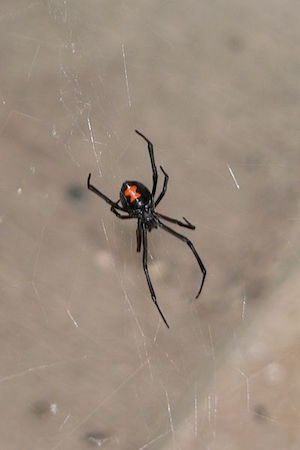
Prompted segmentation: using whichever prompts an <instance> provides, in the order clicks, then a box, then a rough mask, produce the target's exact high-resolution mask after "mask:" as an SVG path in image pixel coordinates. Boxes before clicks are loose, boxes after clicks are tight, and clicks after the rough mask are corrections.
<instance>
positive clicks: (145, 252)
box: [142, 225, 170, 328]
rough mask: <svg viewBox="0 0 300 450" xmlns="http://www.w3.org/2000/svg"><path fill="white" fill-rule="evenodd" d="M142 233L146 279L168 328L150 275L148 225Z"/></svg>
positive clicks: (154, 301)
mask: <svg viewBox="0 0 300 450" xmlns="http://www.w3.org/2000/svg"><path fill="white" fill-rule="evenodd" d="M142 235H143V267H144V272H145V275H146V280H147V283H148V287H149V291H150V293H151V297H152V300H153V303H154V304H155V306H156V308H157V309H158V312H159V314H160V315H161V318H162V320H163V321H164V322H165V324H166V326H167V327H168V328H170V327H169V324H168V322H167V320H166V318H165V316H164V315H163V313H162V311H161V309H160V307H159V305H158V303H157V300H156V295H155V292H154V289H153V286H152V282H151V278H150V275H149V270H148V245H147V229H146V227H145V226H144V225H143V228H142Z"/></svg>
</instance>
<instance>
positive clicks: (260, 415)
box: [253, 404, 269, 422]
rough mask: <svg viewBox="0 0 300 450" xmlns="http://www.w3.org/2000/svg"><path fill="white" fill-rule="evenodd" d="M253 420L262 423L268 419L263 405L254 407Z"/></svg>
mask: <svg viewBox="0 0 300 450" xmlns="http://www.w3.org/2000/svg"><path fill="white" fill-rule="evenodd" d="M253 409H254V419H255V420H257V421H259V422H264V421H265V420H266V419H268V417H269V414H268V410H267V408H266V407H265V406H264V405H263V404H258V405H255V406H254V408H253Z"/></svg>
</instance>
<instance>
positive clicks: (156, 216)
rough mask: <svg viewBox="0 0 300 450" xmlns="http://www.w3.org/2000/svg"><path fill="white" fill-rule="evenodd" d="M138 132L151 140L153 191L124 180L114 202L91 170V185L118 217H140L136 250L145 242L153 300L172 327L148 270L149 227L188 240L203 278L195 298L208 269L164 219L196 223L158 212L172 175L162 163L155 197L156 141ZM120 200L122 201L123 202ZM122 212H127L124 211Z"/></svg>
mask: <svg viewBox="0 0 300 450" xmlns="http://www.w3.org/2000/svg"><path fill="white" fill-rule="evenodd" d="M135 131H136V133H137V134H139V135H140V136H141V137H142V138H143V139H144V140H145V141H146V142H147V144H148V151H149V156H150V161H151V166H152V178H153V186H152V192H150V191H149V189H148V188H146V186H144V185H143V184H142V183H140V182H139V181H125V182H124V183H123V184H122V187H121V191H120V199H119V200H118V201H117V202H114V201H113V200H111V199H110V198H109V197H107V196H106V195H105V194H103V193H102V192H100V191H99V190H98V189H97V188H96V187H95V186H93V185H92V184H91V183H90V180H91V174H89V176H88V183H87V185H88V189H90V190H91V191H92V192H94V193H95V194H97V195H99V197H101V198H102V199H103V200H105V201H106V203H108V204H109V205H110V207H111V211H112V212H113V213H114V214H115V215H116V216H117V217H119V219H137V230H136V239H137V251H138V252H140V251H141V247H142V244H143V267H144V272H145V275H146V279H147V283H148V287H149V290H150V293H151V297H152V300H153V302H154V303H155V306H156V307H157V309H158V311H159V313H160V315H161V317H162V319H163V321H164V322H165V324H166V325H167V327H168V328H169V325H168V322H167V321H166V318H165V316H164V315H163V313H162V311H161V309H160V307H159V305H158V303H157V300H156V295H155V291H154V289H153V286H152V282H151V279H150V275H149V271H148V250H147V248H148V240H147V233H148V231H151V230H152V228H157V227H159V228H161V229H163V230H165V231H167V232H168V233H170V234H172V235H173V236H175V237H177V238H178V239H180V240H181V241H183V242H185V243H186V244H187V245H188V246H189V247H190V249H191V251H192V252H193V254H194V256H195V258H196V260H197V262H198V264H199V267H200V270H201V272H202V281H201V284H200V289H199V291H198V293H197V295H196V298H197V297H199V295H200V293H201V291H202V288H203V284H204V280H205V277H206V269H205V267H204V264H203V262H202V260H201V258H200V256H199V255H198V253H197V251H196V249H195V247H194V245H193V243H192V242H191V241H190V240H189V239H188V238H187V237H186V236H183V235H182V234H180V233H178V232H177V231H175V230H173V228H170V227H168V226H167V225H165V224H164V223H163V221H165V220H166V221H167V222H171V223H174V224H176V225H179V226H180V227H185V228H189V229H190V230H194V229H195V227H194V225H192V224H191V223H190V222H189V221H188V220H187V219H185V218H183V220H184V222H181V221H180V220H177V219H173V218H172V217H168V216H165V215H164V214H161V213H158V212H157V211H156V210H155V208H156V206H157V205H158V204H159V203H160V201H161V200H162V199H163V197H164V195H165V193H166V192H167V186H168V180H169V177H168V175H167V173H166V172H165V171H164V169H163V168H162V167H161V166H160V169H161V171H162V173H163V174H164V184H163V188H162V191H161V193H160V194H159V196H158V197H157V198H156V199H155V194H156V187H157V179H158V174H157V169H156V164H155V160H154V152H153V145H152V143H151V142H150V141H149V139H147V138H146V136H144V135H143V134H142V133H140V132H139V131H137V130H135ZM120 202H121V205H122V206H120ZM121 212H123V213H125V215H124V214H121Z"/></svg>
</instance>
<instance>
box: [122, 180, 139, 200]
mask: <svg viewBox="0 0 300 450" xmlns="http://www.w3.org/2000/svg"><path fill="white" fill-rule="evenodd" d="M136 190H137V187H136V185H135V184H133V185H132V186H128V188H127V189H126V191H125V195H126V197H130V203H133V202H134V201H135V200H136V199H137V198H139V197H140V196H141V195H142V194H140V193H139V192H136Z"/></svg>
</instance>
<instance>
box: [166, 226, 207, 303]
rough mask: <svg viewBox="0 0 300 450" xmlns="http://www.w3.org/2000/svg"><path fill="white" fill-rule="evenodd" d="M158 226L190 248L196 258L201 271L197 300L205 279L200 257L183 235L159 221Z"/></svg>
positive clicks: (204, 270)
mask: <svg viewBox="0 0 300 450" xmlns="http://www.w3.org/2000/svg"><path fill="white" fill-rule="evenodd" d="M158 225H159V226H160V227H161V228H162V229H163V230H165V231H167V232H168V233H170V234H172V235H173V236H175V237H177V238H178V239H180V240H181V241H183V242H185V243H186V244H187V245H188V246H189V247H190V249H191V250H192V252H193V254H194V256H195V258H196V260H197V262H198V264H199V267H200V269H201V272H202V275H203V278H202V282H201V285H200V289H199V291H198V293H197V295H196V298H198V297H199V295H200V294H201V291H202V288H203V285H204V280H205V277H206V269H205V267H204V264H203V262H202V261H201V258H200V256H199V255H198V253H197V251H196V249H195V247H194V245H193V243H192V242H191V241H190V240H189V239H188V238H187V237H185V236H183V235H182V234H180V233H177V231H175V230H173V229H172V228H170V227H168V226H167V225H165V224H164V223H162V222H161V221H160V220H159V221H158Z"/></svg>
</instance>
